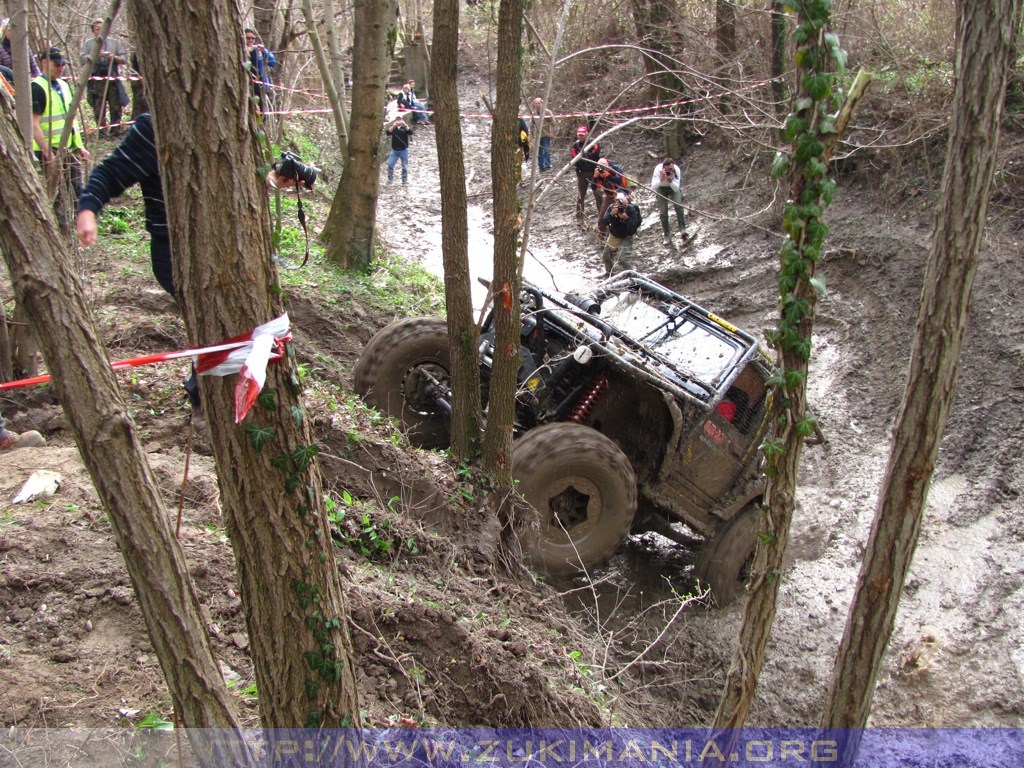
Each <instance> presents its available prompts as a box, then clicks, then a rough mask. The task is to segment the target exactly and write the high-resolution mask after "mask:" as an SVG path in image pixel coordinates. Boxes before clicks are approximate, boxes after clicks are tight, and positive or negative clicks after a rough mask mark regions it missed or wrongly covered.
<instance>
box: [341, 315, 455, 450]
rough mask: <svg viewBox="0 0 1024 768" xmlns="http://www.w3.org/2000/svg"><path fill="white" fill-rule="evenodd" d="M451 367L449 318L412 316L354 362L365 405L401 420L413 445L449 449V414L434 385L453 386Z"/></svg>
mask: <svg viewBox="0 0 1024 768" xmlns="http://www.w3.org/2000/svg"><path fill="white" fill-rule="evenodd" d="M450 371H451V361H450V358H449V355H448V325H447V323H446V322H445V321H444V320H442V319H440V318H433V317H414V318H409V319H407V320H399V321H398V322H397V323H392V324H391V325H388V326H385V327H384V328H382V329H381V330H380V331H378V332H377V334H376V335H375V336H374V337H373V338H372V339H370V341H369V343H367V345H366V348H365V349H364V350H363V353H362V355H360V356H359V360H358V361H357V362H356V366H355V371H354V373H353V386H354V388H355V391H356V393H357V394H358V395H360V396H361V397H362V398H363V400H364V401H365V402H366V403H367V405H372V406H375V407H376V408H379V409H380V410H381V411H383V412H384V413H386V414H387V415H388V416H392V417H394V418H395V419H397V420H398V421H399V423H401V425H402V429H403V430H404V431H405V432H406V434H407V435H408V437H409V442H411V443H412V444H413V445H416V446H418V447H420V448H446V447H448V445H449V443H450V440H451V434H450V426H449V419H448V415H447V413H446V412H445V410H444V409H443V408H442V407H441V406H439V405H438V404H437V401H436V399H435V398H434V396H433V393H432V390H433V388H434V386H435V383H439V384H441V385H443V386H445V387H448V386H450V384H451V376H450Z"/></svg>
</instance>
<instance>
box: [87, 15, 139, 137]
mask: <svg viewBox="0 0 1024 768" xmlns="http://www.w3.org/2000/svg"><path fill="white" fill-rule="evenodd" d="M102 28H103V19H93V21H92V37H90V38H86V40H85V42H84V43H82V50H81V52H80V53H79V56H78V61H79V63H81V64H82V65H85V64H88V63H89V62H90V61H91V62H92V77H91V78H90V79H89V89H88V91H87V92H86V93H87V94H88V99H89V106H90V107H92V113H93V115H94V116H95V117H96V125H97V126H98V127H99V129H100V136H120V135H121V134H123V133H124V129H123V128H122V127H121V114H122V112H123V111H124V108H125V107H127V106H128V89H127V88H125V87H124V82H123V81H122V80H121V79H120V77H121V69H120V67H121V65H122V64H127V63H128V50H127V49H126V48H125V46H124V43H123V42H122V41H121V39H120V38H119V37H114V36H113V35H107V39H106V40H104V41H103V47H102V48H101V49H100V51H99V53H97V52H96V48H97V46H98V45H99V42H100V41H99V35H100V30H101V29H102ZM108 112H109V113H110V122H109V123H108V122H107V113H108Z"/></svg>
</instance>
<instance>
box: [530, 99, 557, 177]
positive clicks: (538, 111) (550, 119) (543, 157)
mask: <svg viewBox="0 0 1024 768" xmlns="http://www.w3.org/2000/svg"><path fill="white" fill-rule="evenodd" d="M541 115H544V126H543V129H542V131H543V132H542V133H541V134H540V136H539V137H538V138H537V170H540V171H550V170H551V140H552V138H554V135H555V115H554V113H553V112H552V111H551V110H550V109H544V99H542V98H541V97H540V96H538V97H537V98H535V99H534V100H533V127H534V136H537V132H538V129H540V128H541V125H540V116H541Z"/></svg>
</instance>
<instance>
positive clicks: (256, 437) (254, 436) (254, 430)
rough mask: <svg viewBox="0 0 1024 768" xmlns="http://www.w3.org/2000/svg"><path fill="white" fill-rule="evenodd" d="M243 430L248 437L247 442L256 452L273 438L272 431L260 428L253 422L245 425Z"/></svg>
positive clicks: (267, 428)
mask: <svg viewBox="0 0 1024 768" xmlns="http://www.w3.org/2000/svg"><path fill="white" fill-rule="evenodd" d="M244 429H245V434H246V435H248V436H249V442H250V443H252V447H253V450H255V451H257V452H259V451H260V450H261V449H262V448H263V446H264V445H266V444H267V442H268V441H269V440H270V439H271V438H272V437H273V436H274V430H273V429H271V428H270V427H263V426H260V425H259V424H257V423H256V422H255V421H250V422H249V423H248V424H246V425H245V428H244Z"/></svg>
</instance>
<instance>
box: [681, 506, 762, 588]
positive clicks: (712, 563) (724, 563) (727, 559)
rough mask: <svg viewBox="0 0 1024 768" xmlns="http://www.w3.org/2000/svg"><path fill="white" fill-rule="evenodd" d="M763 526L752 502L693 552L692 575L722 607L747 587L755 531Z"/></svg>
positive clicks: (754, 545)
mask: <svg viewBox="0 0 1024 768" xmlns="http://www.w3.org/2000/svg"><path fill="white" fill-rule="evenodd" d="M764 528H765V519H764V512H763V510H762V509H761V504H760V503H759V502H755V503H752V504H748V505H747V506H746V507H744V508H743V509H741V510H740V511H739V512H737V513H736V516H735V517H733V518H732V519H731V520H729V521H728V522H726V523H725V524H724V525H722V527H721V528H720V529H719V531H718V533H717V534H716V535H715V538H713V539H712V540H711V541H709V542H708V543H707V544H705V545H704V547H703V548H702V549H701V551H700V553H699V554H698V555H697V562H696V564H695V565H694V574H695V575H696V577H697V580H698V581H699V582H700V584H701V586H704V587H708V588H709V589H710V590H711V595H712V596H713V597H714V598H715V602H716V603H718V605H719V606H725V605H728V604H729V603H731V602H732V601H733V600H735V599H736V596H737V595H739V594H740V593H741V592H743V591H744V590H745V589H746V587H747V580H748V579H749V578H750V567H751V565H752V563H753V561H754V550H755V549H757V538H758V537H757V534H758V531H762V530H764Z"/></svg>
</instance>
